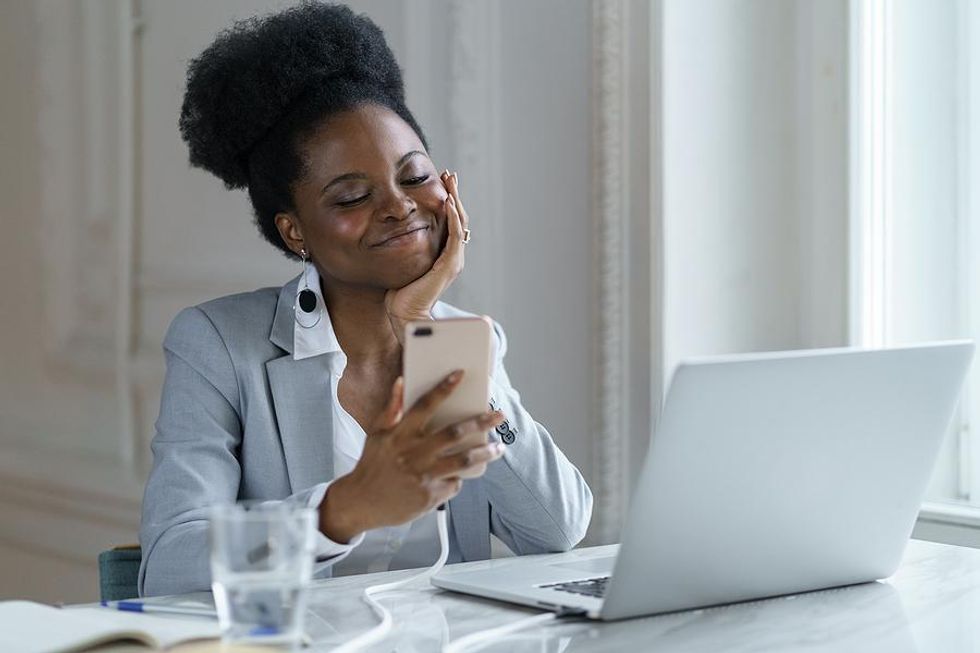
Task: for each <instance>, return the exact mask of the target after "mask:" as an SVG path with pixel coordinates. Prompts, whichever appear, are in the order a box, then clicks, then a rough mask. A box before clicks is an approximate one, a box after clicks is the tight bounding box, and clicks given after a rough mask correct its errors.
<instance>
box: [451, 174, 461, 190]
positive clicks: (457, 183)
mask: <svg viewBox="0 0 980 653" xmlns="http://www.w3.org/2000/svg"><path fill="white" fill-rule="evenodd" d="M452 177H453V184H455V186H456V188H459V176H458V175H457V174H456V173H455V172H454V173H453V174H452Z"/></svg>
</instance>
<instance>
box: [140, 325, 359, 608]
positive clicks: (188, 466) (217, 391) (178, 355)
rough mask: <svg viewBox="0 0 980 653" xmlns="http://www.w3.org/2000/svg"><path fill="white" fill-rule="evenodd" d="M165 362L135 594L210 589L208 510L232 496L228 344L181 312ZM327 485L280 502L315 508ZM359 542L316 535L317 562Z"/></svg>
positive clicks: (236, 477) (236, 481)
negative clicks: (341, 542)
mask: <svg viewBox="0 0 980 653" xmlns="http://www.w3.org/2000/svg"><path fill="white" fill-rule="evenodd" d="M163 350H164V355H165V358H166V363H167V373H166V377H165V378H164V384H163V393H162V397H161V401H160V416H159V418H158V419H157V423H156V435H155V436H154V438H153V443H152V445H151V449H152V451H153V467H152V469H151V471H150V477H149V480H148V481H147V483H146V489H145V491H144V495H143V516H142V521H141V524H140V545H141V547H142V550H143V557H142V561H141V563H140V571H139V594H140V596H154V595H160V594H181V593H185V592H196V591H202V590H209V589H210V588H211V572H210V566H209V548H208V547H209V544H208V534H207V528H208V510H209V509H210V506H212V505H215V504H219V503H234V502H235V501H236V500H237V499H238V495H239V486H240V482H241V466H240V463H239V459H238V454H239V451H240V449H241V444H242V424H241V419H240V417H239V416H240V415H241V403H242V401H241V397H240V394H239V386H238V380H237V376H236V374H235V369H234V366H233V363H232V359H231V356H230V354H229V353H228V349H227V347H226V346H225V343H224V341H223V340H222V338H221V334H220V333H219V332H218V330H217V329H216V328H215V326H214V324H213V323H212V322H211V320H210V319H209V318H208V316H207V315H206V314H205V313H204V311H202V310H201V309H200V308H196V307H194V308H188V309H184V310H183V311H182V312H181V313H180V314H178V316H177V317H176V318H174V321H173V323H172V324H171V325H170V329H169V330H168V331H167V335H166V338H165V339H164V344H163ZM328 485H329V484H328V483H320V484H318V485H315V486H313V487H311V488H308V489H306V490H304V491H302V492H298V493H296V494H293V495H291V496H288V497H286V498H284V499H281V501H286V502H296V503H300V504H303V505H307V506H310V507H314V508H315V507H318V506H319V504H320V502H321V501H322V500H323V497H324V496H325V494H326V491H327V486H328ZM359 543H360V539H358V540H355V541H353V542H351V543H350V544H346V545H344V544H337V543H335V542H332V541H330V540H329V539H327V537H326V536H324V535H323V534H322V533H321V534H319V535H318V542H317V558H318V562H317V567H316V571H319V570H320V569H322V568H323V567H324V566H329V565H332V564H333V563H335V562H337V561H338V560H340V559H342V558H343V557H344V556H345V555H346V554H347V553H348V552H349V551H350V550H351V549H352V548H353V547H354V546H356V545H357V544H359Z"/></svg>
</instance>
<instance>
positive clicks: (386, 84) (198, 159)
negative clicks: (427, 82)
mask: <svg viewBox="0 0 980 653" xmlns="http://www.w3.org/2000/svg"><path fill="white" fill-rule="evenodd" d="M351 85H353V86H359V87H362V88H364V90H365V91H367V94H368V95H374V96H376V95H381V96H383V97H385V98H387V99H389V100H390V101H391V102H393V103H395V104H398V105H401V104H403V103H404V95H405V91H404V86H403V83H402V76H401V71H400V70H399V68H398V64H397V62H396V61H395V57H394V55H393V54H392V52H391V50H390V49H389V48H388V45H387V43H385V39H384V33H383V32H382V31H381V29H380V28H379V27H378V26H377V25H376V24H375V23H374V22H373V21H372V20H371V19H370V18H368V17H367V16H364V15H358V14H355V13H354V12H353V11H351V10H350V9H349V8H348V7H345V6H343V5H327V4H317V3H308V4H302V5H300V6H297V7H293V8H290V9H287V10H285V11H282V12H280V13H276V14H271V15H268V16H260V17H255V18H249V19H246V20H242V21H239V22H236V23H235V24H234V25H233V26H232V27H231V28H229V29H227V30H225V31H224V32H222V33H220V34H219V35H218V37H217V38H216V39H215V41H214V43H212V44H211V45H210V46H209V47H208V48H207V49H206V50H204V52H202V53H201V55H200V56H199V57H197V58H196V59H194V60H192V61H191V63H190V65H189V66H188V69H187V89H186V91H185V94H184V103H183V106H182V108H181V114H180V133H181V136H182V137H183V139H184V141H185V142H186V143H187V145H188V148H189V150H190V162H191V164H192V165H195V166H198V167H201V168H204V169H205V170H208V171H210V172H212V173H214V174H215V175H216V176H217V177H219V178H220V179H221V180H222V181H224V183H225V185H226V186H228V187H229V188H244V187H246V186H248V183H249V174H248V154H249V152H250V151H251V150H252V148H253V147H254V146H255V145H256V143H257V142H258V141H259V140H260V139H262V137H263V136H264V135H265V134H266V133H268V132H269V130H270V129H272V127H273V126H274V125H276V123H277V122H279V121H280V120H281V119H283V117H284V116H285V115H286V114H287V113H288V112H289V111H290V109H291V107H292V105H293V104H294V103H295V101H296V100H297V99H298V98H300V97H301V96H303V95H305V94H307V93H310V92H315V93H317V94H325V95H330V94H331V89H332V88H336V89H337V90H338V91H340V89H341V88H344V87H349V86H351Z"/></svg>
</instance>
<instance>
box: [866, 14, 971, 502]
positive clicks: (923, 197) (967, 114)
mask: <svg viewBox="0 0 980 653" xmlns="http://www.w3.org/2000/svg"><path fill="white" fill-rule="evenodd" d="M854 12H855V13H854V15H853V16H852V17H853V19H854V20H853V21H852V24H853V25H854V30H855V31H854V32H853V35H854V37H855V38H854V39H853V40H852V43H853V46H854V47H853V51H852V54H851V56H852V70H853V71H854V73H855V75H854V78H853V80H852V111H853V114H852V118H853V119H852V123H851V124H852V125H853V126H854V127H853V131H852V139H851V141H852V148H853V149H852V163H853V167H852V181H853V186H852V199H851V201H852V207H851V208H852V210H851V215H852V216H854V217H855V219H854V220H853V224H852V232H851V236H852V238H851V260H852V275H851V279H852V280H851V284H852V286H851V305H852V310H851V315H852V323H851V338H852V340H853V341H854V342H855V344H863V345H872V346H878V345H888V344H898V343H908V342H920V341H925V340H944V339H953V338H973V339H975V340H978V341H980V179H978V177H977V175H978V173H980V5H978V4H977V3H975V2H971V1H970V0H936V1H935V2H923V1H922V0H860V1H858V2H855V3H854ZM978 428H980V363H978V362H977V361H976V360H975V361H974V364H973V367H972V370H971V372H970V374H969V376H968V378H967V383H966V386H965V388H964V392H963V395H962V397H961V400H960V403H959V407H958V409H957V414H956V416H955V417H954V419H953V422H952V424H951V425H950V430H949V433H948V434H947V437H946V439H945V442H944V444H943V448H942V451H941V454H940V459H939V462H938V464H937V467H936V471H935V474H934V476H933V479H932V482H931V484H930V488H929V493H928V500H929V501H931V502H938V503H937V504H932V505H933V509H934V510H938V511H940V512H941V511H942V510H943V509H944V508H943V507H942V505H939V504H943V505H946V506H950V505H955V504H959V506H975V507H977V508H980V433H978V432H977V430H978ZM950 510H956V508H950ZM978 514H980V512H978Z"/></svg>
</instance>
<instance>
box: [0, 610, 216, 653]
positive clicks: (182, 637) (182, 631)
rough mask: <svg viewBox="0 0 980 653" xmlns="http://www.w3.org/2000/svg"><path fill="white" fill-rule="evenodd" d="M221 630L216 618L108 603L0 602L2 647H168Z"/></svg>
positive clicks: (24, 652) (38, 651)
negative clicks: (123, 609) (91, 605)
mask: <svg viewBox="0 0 980 653" xmlns="http://www.w3.org/2000/svg"><path fill="white" fill-rule="evenodd" d="M219 635H220V631H219V629H218V623H217V622H216V621H215V620H213V619H203V618H200V617H173V616H170V615H166V616H162V615H161V616H157V615H147V614H139V613H134V612H119V611H117V610H112V609H110V608H72V609H61V608H52V607H50V606H47V605H41V604H40V603H32V602H30V601H4V602H0V651H19V652H20V653H69V652H70V651H81V650H84V649H87V648H90V647H92V646H96V645H99V644H105V643H107V642H115V641H123V640H135V641H138V642H142V643H144V644H146V645H147V646H151V647H153V648H158V649H165V648H170V647H171V646H175V645H177V644H180V643H182V642H187V641H190V640H194V639H210V638H213V637H218V636H219Z"/></svg>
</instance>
